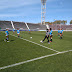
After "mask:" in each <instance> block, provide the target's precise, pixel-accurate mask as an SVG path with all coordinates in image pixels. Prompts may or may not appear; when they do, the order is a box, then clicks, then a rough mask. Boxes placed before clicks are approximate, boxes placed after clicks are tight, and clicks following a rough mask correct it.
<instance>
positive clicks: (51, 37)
mask: <svg viewBox="0 0 72 72" xmlns="http://www.w3.org/2000/svg"><path fill="white" fill-rule="evenodd" d="M52 32H53V31H52V29H51V28H50V33H49V34H50V42H52V35H53V34H52Z"/></svg>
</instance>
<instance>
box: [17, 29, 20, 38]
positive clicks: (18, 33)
mask: <svg viewBox="0 0 72 72" xmlns="http://www.w3.org/2000/svg"><path fill="white" fill-rule="evenodd" d="M17 35H18V37H19V35H20V30H19V28H17Z"/></svg>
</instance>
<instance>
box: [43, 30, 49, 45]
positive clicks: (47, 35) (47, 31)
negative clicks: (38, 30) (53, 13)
mask: <svg viewBox="0 0 72 72" xmlns="http://www.w3.org/2000/svg"><path fill="white" fill-rule="evenodd" d="M46 38H47V40H48V44H50V42H49V29H46V35H45V38H44V39H43V41H42V43H43V42H44V41H45V39H46Z"/></svg>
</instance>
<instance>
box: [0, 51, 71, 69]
mask: <svg viewBox="0 0 72 72" xmlns="http://www.w3.org/2000/svg"><path fill="white" fill-rule="evenodd" d="M71 51H72V50H68V51H62V52H58V53H54V54H50V55H45V56H41V57H38V58H34V59H31V60H27V61H23V62H19V63H15V64H12V65H8V66H3V67H0V70H2V69H6V68H11V67H14V66H18V65H22V64H25V63H29V62H33V61H36V60H40V59H43V58H47V57H51V56H55V55H59V54H64V53H67V52H71Z"/></svg>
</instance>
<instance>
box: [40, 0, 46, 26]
mask: <svg viewBox="0 0 72 72" xmlns="http://www.w3.org/2000/svg"><path fill="white" fill-rule="evenodd" d="M46 1H47V0H41V24H43V25H45V14H46Z"/></svg>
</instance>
